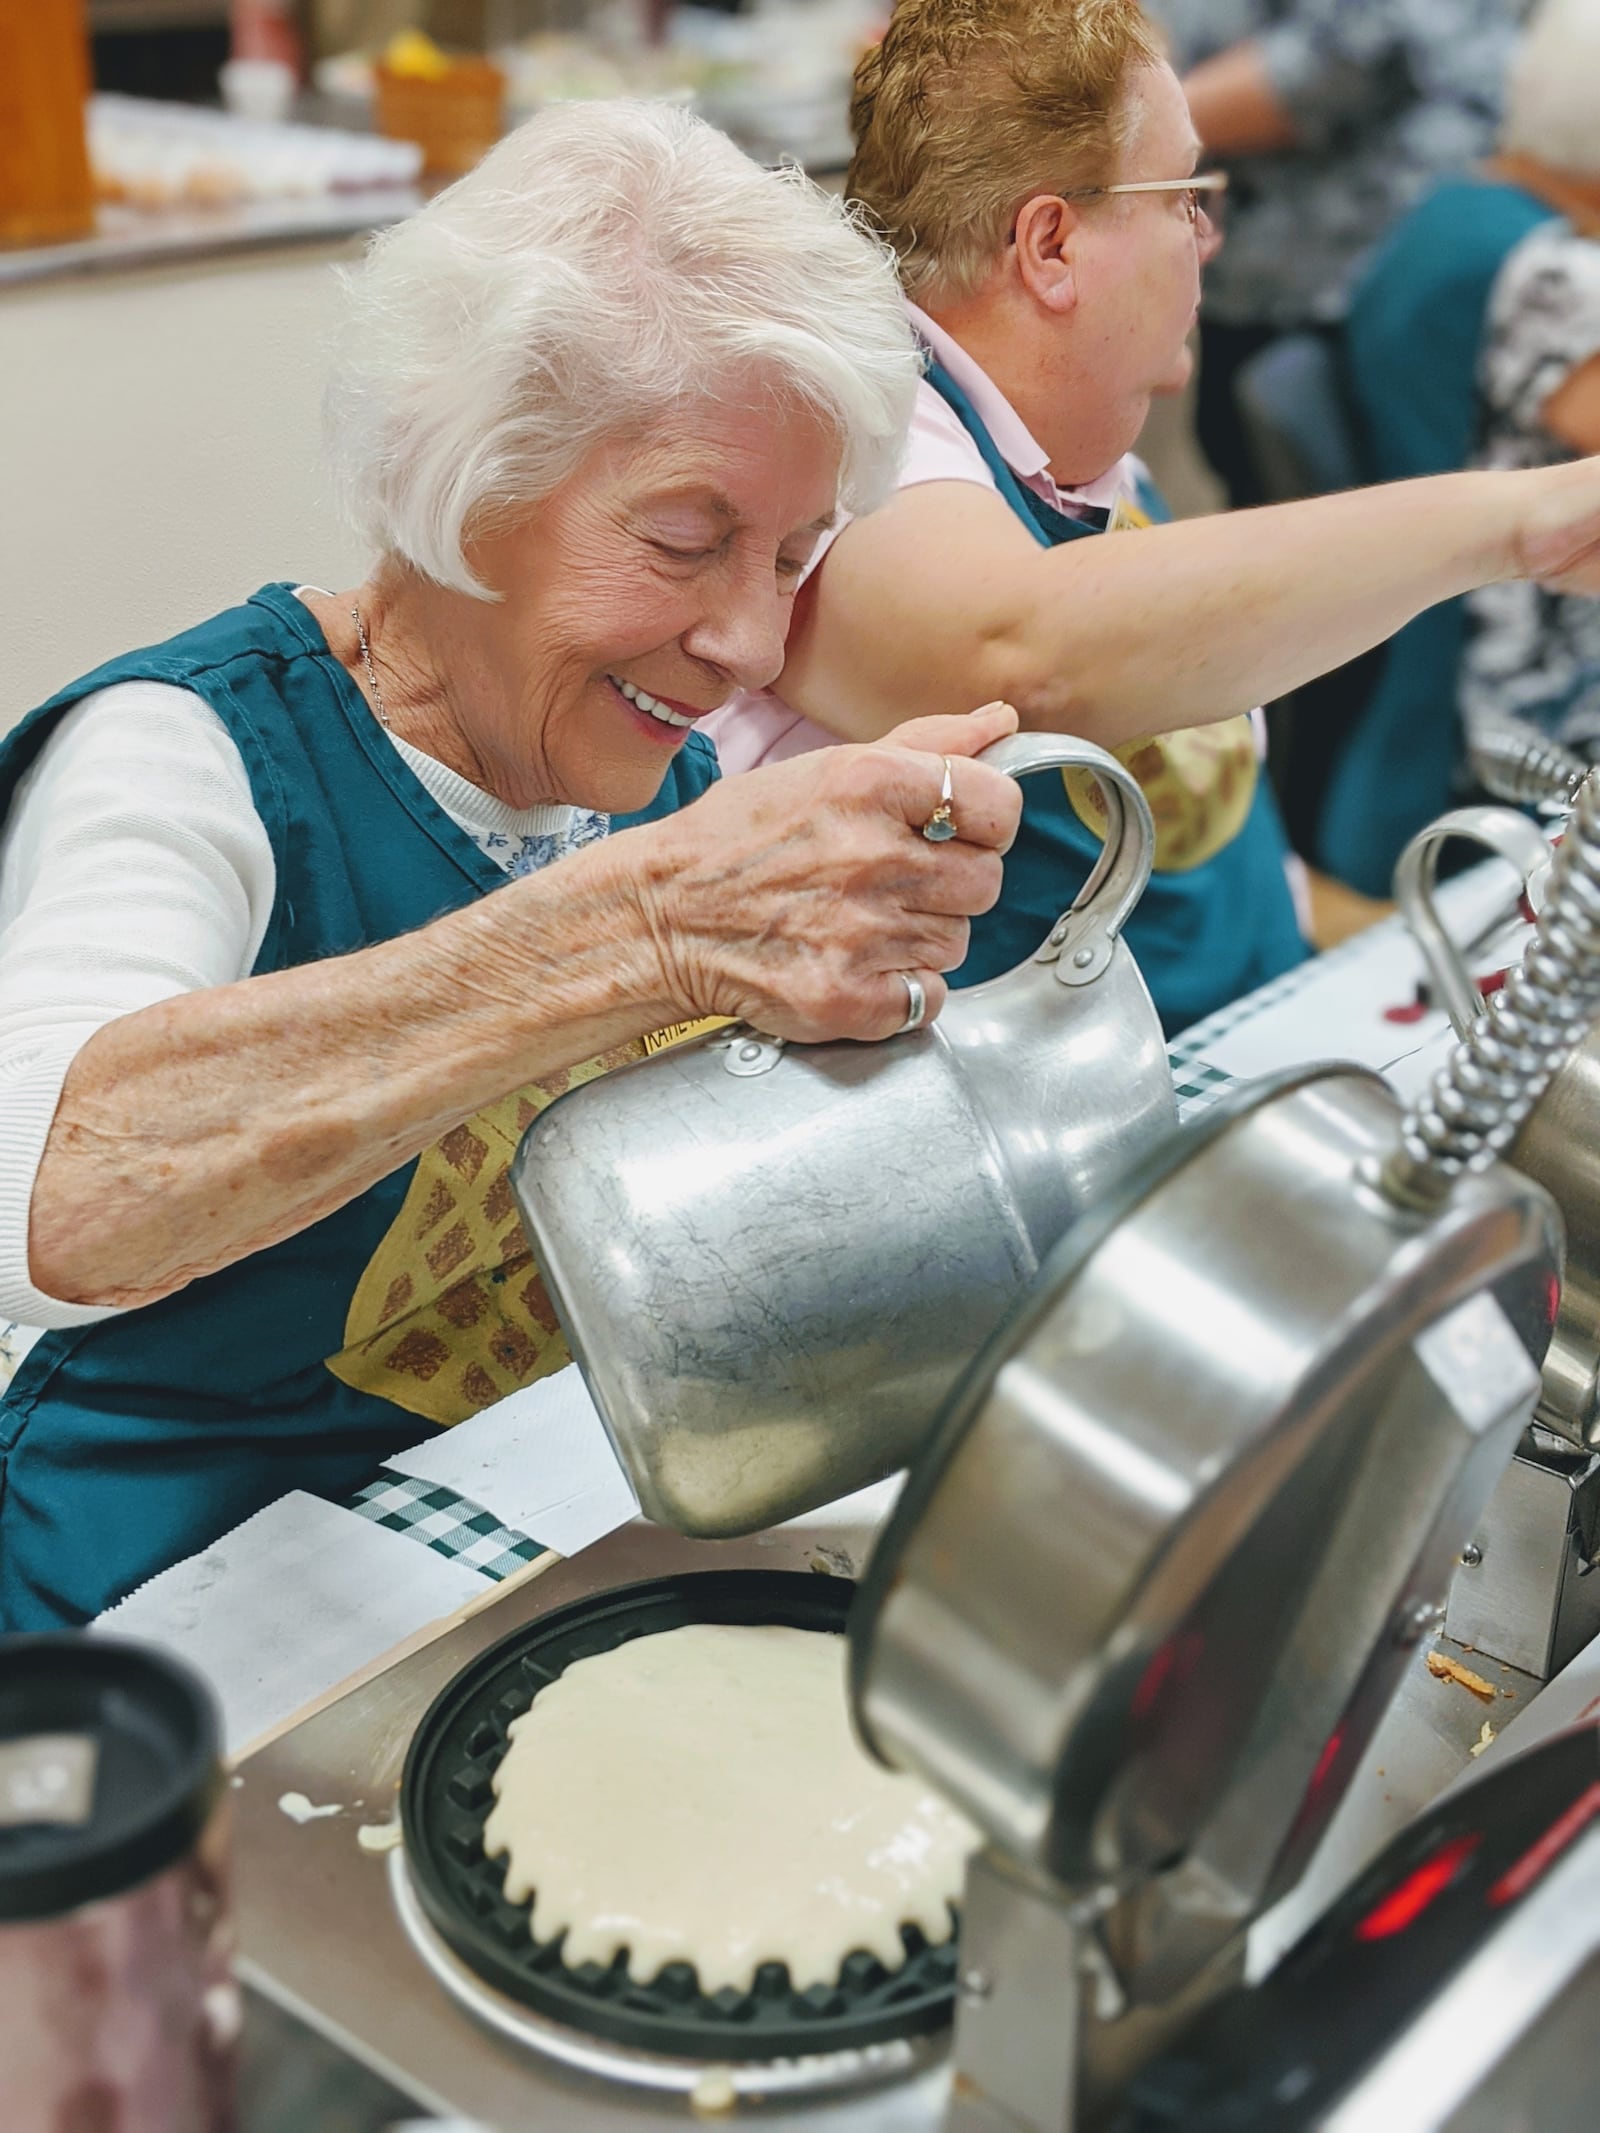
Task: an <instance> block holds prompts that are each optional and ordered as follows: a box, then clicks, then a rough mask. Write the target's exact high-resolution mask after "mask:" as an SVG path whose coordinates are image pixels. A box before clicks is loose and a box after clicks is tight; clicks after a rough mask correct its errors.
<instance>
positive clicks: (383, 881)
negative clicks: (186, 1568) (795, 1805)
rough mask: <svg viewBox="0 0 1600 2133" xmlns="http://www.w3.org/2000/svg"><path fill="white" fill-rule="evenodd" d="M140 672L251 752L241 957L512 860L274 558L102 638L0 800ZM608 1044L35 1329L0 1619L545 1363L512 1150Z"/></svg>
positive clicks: (6, 1621)
mask: <svg viewBox="0 0 1600 2133" xmlns="http://www.w3.org/2000/svg"><path fill="white" fill-rule="evenodd" d="M135 680H147V681H161V682H169V683H172V684H174V685H176V686H177V687H179V688H185V689H189V690H192V691H193V692H194V693H195V694H196V695H199V696H201V697H203V698H204V699H205V701H206V702H207V703H208V704H209V705H210V706H211V708H212V710H213V711H215V712H216V713H217V715H218V716H219V717H220V718H221V720H222V722H223V724H224V725H225V726H226V727H227V729H228V731H229V733H230V734H231V735H232V737H233V739H234V741H235V742H236V743H237V745H238V748H239V752H240V754H241V756H242V757H243V759H244V765H245V769H246V772H247V773H248V775H249V779H250V787H251V792H252V795H253V797H254V800H255V804H256V808H257V810H258V812H259V813H260V816H261V819H262V821H263V823H264V824H265V826H266V830H267V835H268V837H269V838H270V840H271V844H272V852H273V858H274V861H275V862H276V867H277V892H276V896H275V899H274V903H273V908H272V913H271V917H270V920H269V923H268V926H267V931H266V936H265V938H264V940H263V941H262V944H261V950H260V953H259V955H258V956H257V958H256V962H255V971H256V972H262V971H269V970H288V969H293V968H296V967H298V966H299V965H302V964H305V963H313V962H317V961H320V960H321V959H322V958H323V957H326V956H334V955H345V954H349V953H350V952H351V951H353V950H356V949H360V948H366V947H370V946H372V945H373V944H375V943H376V942H379V941H386V940H392V939H393V938H394V937H395V936H396V935H398V934H402V933H405V932H408V931H410V930H412V929H413V928H415V927H418V926H424V925H426V924H427V923H428V922H429V920H431V919H434V918H438V917H440V916H441V915H442V914H443V913H445V912H447V911H454V910H457V909H459V908H460V907H462V906H463V905H466V904H469V903H472V902H474V901H475V900H476V899H477V898H478V897H480V896H486V895H489V894H490V893H492V892H493V891H494V890H496V889H499V888H503V887H504V886H505V883H506V876H505V874H504V873H503V872H502V871H501V870H500V868H499V867H497V866H496V865H495V864H494V862H493V861H492V860H490V859H489V858H487V857H486V856H485V855H484V854H483V853H482V852H481V851H480V850H479V849H478V847H477V846H476V845H475V844H474V843H473V841H472V839H471V838H470V837H468V836H467V835H466V833H465V832H464V831H463V830H461V829H460V828H458V826H457V825H456V824H455V823H454V822H452V821H451V820H450V818H449V816H448V815H446V814H445V813H444V811H443V810H442V809H441V808H440V807H439V806H438V805H437V803H436V802H435V801H434V800H433V799H432V798H431V796H430V795H429V794H428V792H427V791H426V790H425V789H424V787H423V786H422V785H421V784H420V783H419V782H418V781H417V779H416V778H415V777H414V776H413V775H412V773H411V771H410V770H408V769H407V767H406V765H405V763H404V762H403V761H402V760H401V758H400V756H399V754H398V753H397V751H396V750H395V748H394V747H393V745H392V744H391V743H390V741H389V740H388V738H387V737H386V735H385V734H384V733H383V732H382V731H381V729H380V728H379V726H378V724H377V722H376V720H375V719H374V718H373V716H372V713H371V712H370V710H369V709H368V707H367V705H366V702H365V700H364V699H363V697H362V696H361V694H360V692H359V691H358V690H357V689H356V687H355V685H354V683H353V682H352V681H351V680H350V678H349V676H348V675H347V674H346V673H345V670H344V669H343V667H341V666H340V665H339V663H338V661H337V660H336V659H335V658H334V657H333V656H332V654H331V653H330V652H329V650H328V648H327V645H326V643H325V641H324V639H323V636H322V633H321V631H320V629H319V628H318V626H317V624H316V621H315V619H314V618H313V617H312V615H311V614H310V612H309V611H308V610H307V609H306V607H305V606H304V605H303V604H302V603H301V602H300V601H299V600H297V599H296V598H295V597H294V594H293V592H292V591H291V590H290V588H289V587H288V586H286V585H269V586H266V587H264V588H263V590H262V591H260V592H259V593H257V594H256V595H255V597H254V598H253V599H251V600H250V601H249V602H248V603H247V604H246V605H245V606H243V607H236V608H232V609H230V610H229V611H228V612H227V613H225V614H221V615H218V616H215V617H214V618H213V619H212V620H210V621H209V622H205V623H202V624H201V625H200V626H199V627H198V628H197V629H193V630H190V631H188V632H186V633H185V634H184V635H182V636H179V637H175V638H173V639H172V640H171V641H170V642H168V643H166V644H163V645H157V646H155V647H153V648H152V649H149V650H146V651H141V652H134V653H131V654H129V655H128V656H127V657H125V658H122V659H117V660H113V661H112V662H111V663H110V664H109V665H108V666H104V667H101V668H100V669H99V670H98V671H97V672H95V673H93V674H89V675H86V676H85V677H84V678H83V679H82V680H81V681H77V682H74V683H73V684H72V686H71V687H70V688H67V689H65V690H63V691H62V692H61V694H60V695H58V696H56V697H54V698H52V699H51V701H50V702H49V703H47V704H44V705H43V706H41V708H40V709H39V710H37V711H35V712H34V713H33V714H32V715H31V716H30V717H29V718H27V719H25V720H24V721H23V723H22V724H21V725H20V726H19V727H17V728H16V730H15V731H14V732H12V733H11V734H10V735H9V736H8V737H7V738H6V739H5V740H4V741H3V742H0V818H3V816H4V814H5V812H6V811H8V810H9V808H10V805H11V801H12V797H13V795H14V793H15V790H16V785H17V781H18V779H19V778H21V776H22V775H23V773H24V772H25V771H26V770H27V769H28V767H29V765H30V764H31V763H32V762H33V761H34V760H35V758H36V757H37V756H38V754H39V751H40V749H41V748H42V747H43V745H44V743H45V742H46V740H47V739H48V738H49V735H50V733H51V731H52V730H53V728H54V726H55V724H56V721H57V720H58V719H59V717H60V716H61V714H62V712H63V711H65V710H66V709H67V708H68V707H69V706H70V705H72V704H74V703H76V702H78V701H79V700H80V699H81V698H83V697H85V696H87V695H89V694H90V693H91V692H92V691H94V690H97V689H105V688H109V687H111V686H112V685H113V684H114V683H117V682H123V681H135ZM715 775H716V767H715V757H714V754H713V752H712V749H711V747H710V744H709V742H708V741H706V740H705V739H703V738H702V737H701V736H700V735H697V734H692V735H690V737H689V739H688V741H687V742H686V744H685V746H684V748H683V750H681V751H680V753H679V754H678V756H677V757H676V759H675V762H674V766H673V768H672V770H671V771H670V772H669V773H668V777H667V780H666V783H665V784H664V786H663V788H662V791H661V793H660V795H658V797H657V800H656V801H655V803H654V804H653V806H652V807H651V808H649V809H647V810H645V811H644V814H643V815H642V816H635V817H629V818H627V820H628V821H635V820H642V819H648V818H649V817H652V816H654V815H657V814H665V813H670V812H671V811H672V810H673V809H674V808H676V807H678V806H681V805H686V804H687V803H688V801H690V800H692V799H694V798H695V797H697V795H698V794H699V793H700V792H702V791H703V790H704V789H705V787H706V786H707V785H708V784H709V783H710V782H711V780H712V778H713V777H715ZM615 826H619V827H620V826H623V825H622V822H621V819H620V818H619V820H618V823H617V824H616V825H615ZM623 1049H624V1050H627V1051H631V1052H637V1050H638V1049H640V1048H639V1047H630V1048H623ZM619 1056H620V1053H619ZM610 1063H614V1062H613V1060H612V1058H611V1057H610V1055H608V1057H607V1059H605V1060H603V1061H599V1062H594V1063H593V1064H592V1066H591V1067H587V1068H580V1069H577V1070H575V1072H574V1073H573V1074H572V1075H557V1076H551V1077H550V1078H549V1080H548V1082H547V1083H542V1084H540V1085H538V1086H537V1087H535V1088H532V1089H530V1090H526V1091H522V1092H518V1094H517V1095H515V1096H513V1097H510V1098H508V1099H507V1101H506V1103H505V1104H504V1105H501V1106H497V1107H495V1109H494V1111H493V1112H492V1113H484V1114H480V1117H479V1118H478V1119H476V1120H472V1121H468V1122H467V1123H466V1124H464V1125H463V1126H461V1127H459V1128H457V1129H456V1130H455V1132H454V1133H452V1134H450V1135H447V1136H446V1137H445V1139H444V1140H443V1141H442V1142H440V1143H439V1145H438V1147H437V1148H436V1149H433V1150H429V1151H427V1152H426V1153H425V1154H424V1156H423V1157H421V1158H419V1159H418V1161H417V1162H413V1163H408V1164H406V1165H405V1166H404V1167H403V1168H401V1169H400V1170H397V1171H395V1172H394V1173H393V1174H392V1175H391V1176H389V1177H386V1178H384V1179H382V1180H381V1181H380V1182H379V1183H378V1184H376V1185H374V1186H372V1187H371V1188H370V1189H369V1190H368V1191H366V1192H364V1193H362V1194H360V1195H359V1196H358V1197H357V1198H356V1199H354V1200H352V1201H350V1202H349V1203H348V1204H347V1205H345V1206H343V1207H341V1208H339V1209H337V1210H336V1212H335V1213H333V1214H331V1215H328V1216H326V1217H324V1218H323V1220H321V1221H320V1222H314V1223H313V1224H312V1225H311V1226H310V1227H309V1228H308V1229H305V1230H302V1231H301V1232H300V1233H299V1235H297V1236H294V1237H290V1238H286V1239H285V1240H284V1241H283V1242H282V1243H280V1244H276V1245H272V1246H270V1247H269V1248H268V1249H267V1250H265V1251H261V1252H256V1253H254V1254H252V1255H251V1256H250V1257H249V1258H247V1259H243V1260H241V1261H239V1262H238V1263H237V1264H236V1265H233V1266H229V1267H225V1268H223V1269H222V1271H221V1272H220V1273H216V1274H210V1275H207V1276H206V1277H204V1278H203V1279H201V1280H198V1281H195V1282H192V1283H190V1285H189V1286H188V1287H187V1288H185V1289H181V1290H179V1291H178V1293H177V1294H176V1295H173V1296H168V1297H165V1298H163V1299H162V1301H161V1302H159V1303H154V1304H150V1305H147V1306H146V1307H144V1308H143V1309H141V1310H136V1311H130V1312H128V1313H126V1314H125V1315H123V1316H120V1317H117V1318H111V1319H104V1320H101V1321H100V1322H99V1323H97V1324H95V1325H92V1326H85V1327H79V1328H75V1329H73V1330H71V1331H66V1332H54V1333H46V1334H45V1335H44V1336H43V1338H42V1339H40V1340H39V1341H38V1343H37V1344H36V1345H35V1346H34V1347H33V1348H32V1349H31V1350H30V1351H29V1353H28V1354H27V1355H26V1356H25V1357H24V1358H23V1361H22V1363H21V1365H20V1367H19V1368H18V1371H17V1374H16V1376H15V1378H14V1379H13V1380H12V1383H11V1385H10V1387H9V1388H8V1390H7V1391H6V1393H5V1396H4V1398H3V1399H0V1630H23V1629H36V1628H43V1627H47V1626H50V1625H55V1624H62V1623H72V1622H78V1621H82V1620H83V1619H84V1618H85V1617H87V1616H90V1615H94V1614H96V1613H98V1612H99V1611H100V1610H101V1609H102V1608H104V1607H107V1606H109V1605H110V1604H111V1602H112V1601H114V1600H117V1599H119V1598H121V1597H122V1596H123V1595H124V1594H125V1593H127V1592H128V1591H129V1590H131V1588H132V1587H133V1586H135V1585H137V1584H139V1583H141V1582H142V1581H143V1580H144V1579H145V1578H148V1577H151V1576H153V1575H154V1574H155V1573H156V1572H157V1571H159V1570H161V1569H164V1568H165V1567H166V1566H167V1565H168V1564H171V1563H174V1562H176V1561H178V1560H180V1559H181V1558H182V1557H184V1556H186V1555H191V1554H193V1553H194V1552H195V1551H196V1550H197V1549H200V1548H203V1547H206V1546H208V1545H209V1544H210V1543H211V1542H212V1541H214V1540H215V1539H217V1538H218V1536H219V1535H221V1534H223V1533H225V1532H227V1531H228V1530H229V1528H230V1527H232V1526H235V1525H237V1524H238V1523H239V1522H240V1521H241V1520H242V1519H245V1518H248V1517H249V1516H250V1515H251V1514H252V1513H253V1512H255V1511H258V1510H260V1509H262V1508H263V1506H265V1505H266V1504H268V1503H271V1502H273V1501H274V1500H275V1499H276V1498H278V1497H280V1496H282V1495H284V1494H285V1493H286V1492H287V1491H288V1490H290V1489H306V1490H309V1491H310V1492H312V1493H313V1494H315V1495H319V1496H324V1497H329V1498H340V1497H344V1496H347V1495H349V1494H350V1493H351V1492H352V1491H354V1490H356V1489H358V1488H360V1487H362V1486H363V1485H364V1484H365V1483H366V1482H368V1481H370V1480H371V1479H372V1478H373V1476H374V1475H375V1473H376V1471H377V1469H378V1467H379V1466H380V1465H381V1464H382V1462H383V1460H384V1459H385V1458H386V1457H388V1456H389V1455H390V1454H392V1453H394V1452H396V1451H399V1450H401V1449H402V1448H403V1447H404V1446H406V1445H408V1444H414V1443H416V1442H417V1441H418V1439H419V1438H422V1437H424V1436H426V1435H427V1434H428V1430H429V1427H430V1425H435V1424H438V1423H441V1422H446V1421H451V1420H459V1419H461V1418H462V1417H463V1416H464V1415H465V1414H467V1413H470V1412H473V1411H474V1410H475V1409H476V1408H477V1407H480V1406H483V1405H487V1404H488V1403H489V1402H490V1401H491V1400H494V1399H498V1398H500V1397H502V1396H503V1395H504V1394H505V1393H506V1392H509V1391H512V1390H514V1389H515V1388H516V1387H517V1386H518V1385H519V1384H524V1383H528V1382H531V1380H532V1379H533V1378H535V1377H538V1376H540V1375H541V1374H543V1372H544V1371H545V1370H547V1369H552V1368H555V1367H557V1366H558V1364H559V1363H560V1362H561V1361H562V1360H563V1359H564V1354H565V1351H564V1349H562V1348H561V1346H560V1340H559V1333H558V1330H557V1328H556V1325H555V1319H554V1314H553V1313H552V1312H551V1311H550V1308H549V1303H548V1299H547V1298H546V1297H545V1295H544V1292H543V1286H542V1284H541V1283H540V1282H539V1279H538V1274H537V1270H536V1269H535V1268H534V1267H533V1265H532V1262H531V1260H530V1259H529V1258H528V1254H527V1250H526V1246H525V1245H524V1243H523V1241H522V1238H521V1233H520V1229H519V1226H518V1224H517V1221H516V1216H515V1211H514V1209H513V1208H512V1206H511V1202H510V1193H509V1188H508V1187H507V1185H506V1182H505V1177H504V1158H505V1155H506V1153H507V1151H508V1149H509V1148H510V1147H511V1146H514V1145H515V1135H516V1133H517V1131H518V1130H519V1128H520V1125H521V1124H522V1123H523V1122H524V1120H525V1118H527V1117H531V1116H533V1115H534V1113H535V1112H536V1110H537V1109H538V1108H539V1107H540V1106H541V1104H542V1103H543V1102H546V1101H548V1100H550V1097H551V1096H553V1095H555V1094H558V1093H560V1089H561V1088H562V1087H564V1086H566V1085H568V1084H569V1083H570V1081H572V1080H574V1079H578V1078H583V1077H584V1076H585V1075H586V1074H587V1073H588V1072H591V1071H598V1070H600V1069H601V1068H603V1066H604V1065H606V1064H610ZM151 1189H152V1191H155V1190H158V1189H159V1186H158V1184H157V1183H156V1181H155V1180H154V1178H152V1182H151ZM375 1275H376V1276H377V1277H378V1279H377V1282H376V1286H375V1284H374V1276H375ZM363 1297H369V1298H370V1301H369V1302H367V1303H364V1304H363V1305H362V1310H363V1312H364V1316H362V1317H361V1318H360V1320H359V1323H358V1322H356V1320H355V1318H354V1316H353V1313H354V1307H355V1303H356V1302H357V1301H358V1300H360V1299H361V1298H363Z"/></svg>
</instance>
